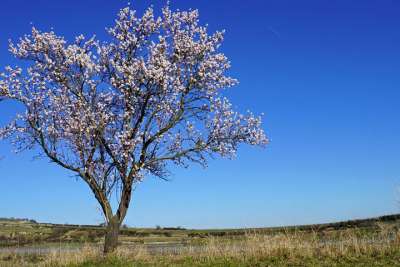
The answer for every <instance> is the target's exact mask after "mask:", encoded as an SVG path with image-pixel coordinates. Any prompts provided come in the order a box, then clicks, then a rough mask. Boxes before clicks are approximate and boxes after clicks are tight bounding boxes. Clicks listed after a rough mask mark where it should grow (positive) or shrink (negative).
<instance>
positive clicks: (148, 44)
mask: <svg viewBox="0 0 400 267" xmlns="http://www.w3.org/2000/svg"><path fill="white" fill-rule="evenodd" d="M108 33H109V36H110V38H109V40H107V41H106V42H100V41H98V40H97V39H96V38H95V37H92V38H90V39H87V38H85V37H84V36H82V35H80V36H78V37H76V39H75V41H74V42H72V43H68V42H67V41H66V40H65V39H64V38H63V37H60V36H57V35H56V34H55V33H54V32H52V31H51V32H41V31H39V30H37V29H35V28H33V29H32V33H31V34H30V35H26V36H24V37H23V38H21V39H20V41H19V42H18V43H16V44H15V43H12V42H10V49H9V50H10V51H11V53H12V54H13V55H14V56H15V57H16V58H18V59H20V60H23V61H25V63H24V66H25V68H24V70H23V69H22V68H19V67H13V68H12V67H6V69H5V72H4V73H2V74H1V76H0V100H11V101H16V102H18V103H20V104H22V105H23V107H24V108H25V110H26V112H25V113H21V114H17V115H16V117H15V118H14V120H12V121H11V122H10V123H9V124H7V125H3V127H2V128H0V139H8V140H10V141H11V142H12V143H13V144H14V145H15V146H16V147H17V149H18V150H20V151H22V150H25V149H32V148H34V147H38V148H40V150H41V151H42V153H43V154H44V155H45V156H47V157H48V158H49V159H50V160H51V161H52V162H54V163H56V164H58V165H60V166H61V167H63V168H66V169H68V170H70V171H72V172H73V173H75V174H76V175H77V176H79V177H80V178H82V180H83V181H85V182H86V184H87V185H88V186H89V187H90V189H91V191H92V192H93V194H94V196H95V198H96V199H97V201H98V202H99V204H100V206H101V209H102V212H103V213H104V217H105V218H106V221H107V228H106V237H105V245H104V251H105V253H108V252H111V251H113V250H114V249H115V248H116V247H117V243H118V233H119V228H120V226H121V223H122V222H123V220H124V218H125V215H126V213H127V210H128V207H129V203H130V200H131V195H132V188H133V187H134V186H135V185H136V184H137V183H138V182H140V181H142V179H143V178H144V177H145V176H146V175H154V176H157V177H160V178H165V177H166V175H167V174H168V171H167V167H168V165H169V164H171V163H172V164H177V165H181V166H187V165H188V163H190V162H195V163H199V164H202V165H205V164H206V161H207V159H208V158H209V157H210V156H212V155H214V154H219V155H221V156H223V157H232V156H233V155H234V154H235V152H236V150H237V147H238V145H239V144H240V143H248V144H251V145H265V144H267V143H268V139H267V138H266V136H265V134H264V131H263V130H262V128H261V119H260V117H256V116H254V115H253V114H251V113H248V114H246V115H242V114H239V113H237V112H235V111H233V110H232V106H231V104H230V103H229V101H228V100H227V99H226V98H224V97H222V96H221V90H222V89H224V88H227V87H231V86H233V85H235V84H236V83H237V81H236V80H235V79H233V78H231V77H229V76H227V75H226V71H227V70H228V69H229V67H230V64H229V61H228V60H227V58H226V57H225V56H224V54H222V53H220V52H218V49H219V46H220V44H221V42H222V40H223V32H216V33H214V34H208V32H207V28H206V27H203V26H201V25H199V23H198V11H197V10H194V11H192V10H191V11H171V9H170V8H169V7H168V6H167V7H165V8H163V10H162V14H161V15H160V16H159V17H157V16H155V15H154V13H153V9H152V8H148V9H147V10H146V11H145V12H144V14H143V15H142V16H140V17H139V16H137V15H136V12H135V11H134V10H132V9H131V8H129V7H127V8H124V9H121V10H120V12H119V14H118V17H117V19H116V21H115V25H114V26H113V27H111V28H109V29H108ZM116 192H117V193H116ZM113 194H117V195H118V196H119V203H118V204H117V205H115V207H114V205H111V203H110V197H111V196H112V195H113Z"/></svg>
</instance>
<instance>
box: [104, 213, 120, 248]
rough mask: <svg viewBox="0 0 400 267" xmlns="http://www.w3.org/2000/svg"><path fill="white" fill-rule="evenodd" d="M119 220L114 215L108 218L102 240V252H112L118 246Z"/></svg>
mask: <svg viewBox="0 0 400 267" xmlns="http://www.w3.org/2000/svg"><path fill="white" fill-rule="evenodd" d="M119 227H120V222H119V220H118V219H117V218H116V217H113V218H112V219H111V220H109V222H108V225H107V228H106V236H105V240H104V254H109V253H112V252H114V251H115V250H116V248H117V247H118V235H119Z"/></svg>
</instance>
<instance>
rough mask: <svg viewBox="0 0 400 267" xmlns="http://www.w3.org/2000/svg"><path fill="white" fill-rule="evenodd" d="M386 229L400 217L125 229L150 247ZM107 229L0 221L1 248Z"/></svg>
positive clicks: (84, 238) (80, 238) (92, 235)
mask: <svg viewBox="0 0 400 267" xmlns="http://www.w3.org/2000/svg"><path fill="white" fill-rule="evenodd" d="M382 225H392V226H395V227H399V228H400V214H392V215H385V216H380V217H375V218H367V219H358V220H349V221H342V222H334V223H324V224H313V225H298V226H288V227H264V228H251V229H249V228H245V229H206V230H194V229H191V230H190V229H189V230H188V229H185V228H182V227H161V226H157V227H156V228H129V227H126V226H125V227H123V228H122V229H121V236H122V237H123V238H122V239H123V240H125V242H132V243H137V242H139V243H146V242H150V241H151V242H154V241H160V242H166V241H168V242H169V241H176V240H180V241H181V242H182V241H185V242H190V241H191V240H194V239H193V238H195V239H198V238H200V239H201V238H204V237H210V236H215V237H221V236H225V237H229V236H232V237H233V236H243V235H246V234H247V233H253V232H257V233H260V234H264V233H265V234H274V233H279V232H288V231H289V232H290V231H313V232H316V233H321V234H324V233H326V232H329V231H342V230H347V229H364V230H365V231H378V230H379V229H380V228H381V227H382ZM104 229H105V226H104V225H75V224H53V223H38V222H36V221H35V220H32V219H25V218H24V219H19V218H0V246H16V245H18V246H19V245H27V244H38V243H49V242H50V243H51V242H74V243H83V242H101V241H102V240H103V238H104Z"/></svg>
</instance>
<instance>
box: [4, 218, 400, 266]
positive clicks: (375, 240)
mask: <svg viewBox="0 0 400 267" xmlns="http://www.w3.org/2000/svg"><path fill="white" fill-rule="evenodd" d="M399 227H400V215H390V216H383V217H379V218H373V219H367V220H354V221H347V222H339V223H331V224H320V225H308V226H307V225H306V226H296V227H276V228H255V229H225V230H223V229H216V230H187V229H183V228H181V227H176V228H174V227H165V228H163V227H157V228H154V229H144V228H143V229H138V228H128V227H125V228H124V229H123V230H122V233H121V238H120V242H121V246H120V248H119V249H118V251H117V252H115V253H114V254H112V255H108V256H107V257H103V255H102V249H101V247H102V242H103V239H104V228H103V227H102V226H90V225H87V226H84V225H60V224H43V223H36V222H34V221H32V220H10V219H8V220H1V222H0V244H1V246H2V247H1V248H0V266H71V267H73V266H75V267H79V266H400V231H399ZM35 247H36V248H38V247H41V248H42V250H35V249H34V248H35ZM28 248H29V249H28ZM44 248H46V249H44Z"/></svg>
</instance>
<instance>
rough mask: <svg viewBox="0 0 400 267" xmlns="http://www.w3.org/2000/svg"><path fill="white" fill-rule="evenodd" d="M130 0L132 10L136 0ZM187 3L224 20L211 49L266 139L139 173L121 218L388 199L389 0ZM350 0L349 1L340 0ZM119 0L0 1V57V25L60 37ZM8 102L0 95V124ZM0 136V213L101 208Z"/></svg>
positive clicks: (394, 175) (325, 213)
mask: <svg viewBox="0 0 400 267" xmlns="http://www.w3.org/2000/svg"><path fill="white" fill-rule="evenodd" d="M161 2H164V1H149V0H141V1H139V0H135V1H132V5H133V6H134V7H137V8H138V9H139V10H143V7H145V6H147V5H148V4H150V3H154V4H155V8H156V10H157V8H158V7H159V4H160V3H161ZM171 2H172V7H173V8H180V9H187V8H198V9H199V10H200V17H201V22H202V23H208V24H209V25H210V30H215V29H226V31H227V34H226V40H225V43H224V45H223V47H222V50H223V51H224V52H225V53H226V54H227V55H228V57H229V58H230V59H231V61H232V74H233V75H234V76H235V77H236V78H238V79H239V80H240V85H239V86H237V87H235V88H233V89H231V91H229V93H228V94H229V96H230V97H231V100H232V102H233V103H234V104H235V105H236V106H237V107H238V109H239V110H246V109H248V108H249V109H251V110H253V111H254V112H256V113H261V112H264V113H265V124H264V127H265V129H266V131H267V133H268V135H269V137H270V138H271V139H272V143H271V145H270V146H269V147H268V148H267V149H265V150H263V149H253V148H250V147H242V148H241V149H240V150H239V155H238V157H237V159H236V160H233V161H229V160H221V159H218V160H215V161H213V162H210V166H209V168H208V169H202V168H200V167H198V166H193V167H191V168H189V169H184V170H181V169H174V170H173V173H174V175H173V176H172V177H171V179H172V181H171V182H164V181H161V180H157V179H154V178H149V179H147V180H146V181H145V182H144V183H142V184H141V185H140V186H139V187H138V188H137V190H136V191H135V192H134V196H133V202H132V206H131V209H130V211H129V213H128V215H127V218H126V223H127V224H129V225H131V226H155V225H162V226H185V227H194V228H208V227H250V226H273V225H293V224H305V223H320V222H329V221H337V220H345V219H352V218H362V217H369V216H377V215H383V214H389V213H395V212H398V211H399V209H400V203H399V199H400V191H398V188H399V187H400V141H399V138H400V119H399V118H400V105H399V101H400V30H399V29H400V17H399V12H400V3H399V2H398V1H389V0H387V1H386V0H375V1H367V0H359V1H348V0H337V1H328V0H318V1H317V0H316V1H294V0H292V1H286V0H279V1H277V0H275V1H267V0H258V1H252V0H249V1H241V0H240V1H239V0H229V1H228V0H224V1H221V0H218V1H215V0H214V1H211V0H207V1H205V0H202V1H188V0H173V1H171ZM350 2H351V3H350ZM126 3H127V1H99V0H96V1H95V0H89V1H77V0H69V1H66V0H63V1H50V0H47V1H44V0H41V1H40V0H38V1H21V0H12V1H10V0H3V1H1V4H0V25H1V30H0V66H5V65H8V64H11V65H12V64H15V61H14V60H13V59H12V58H11V57H10V55H9V54H8V51H7V40H8V38H12V39H14V40H15V39H17V38H18V37H20V36H22V35H23V34H24V33H28V32H29V30H30V27H31V25H30V23H31V22H32V23H33V24H34V25H35V26H36V27H37V28H39V29H41V30H50V28H51V27H54V30H55V31H56V33H57V34H60V35H65V36H66V37H67V39H69V40H72V38H73V36H75V35H78V34H80V33H84V34H87V35H91V34H93V33H96V34H97V36H98V37H99V38H102V37H104V36H105V31H104V27H106V26H110V25H112V23H113V20H114V18H115V15H116V13H117V11H118V10H119V8H121V7H124V6H125V5H126ZM16 110H17V107H16V106H14V105H12V104H7V105H3V104H1V105H0V123H1V124H4V123H5V122H6V121H7V120H8V119H9V118H11V116H12V114H13V113H15V111H16ZM10 150H11V148H10V146H9V145H8V144H5V143H1V144H0V154H1V155H3V156H5V159H4V160H3V161H0V217H11V216H14V217H29V218H34V219H37V220H39V221H46V222H57V223H65V222H68V223H85V224H93V223H96V224H97V223H100V222H101V221H102V217H101V213H100V210H99V209H98V208H97V207H98V205H97V203H96V201H95V199H94V197H93V196H92V195H91V193H90V191H89V189H88V188H87V187H86V185H85V184H84V183H83V182H80V181H77V180H76V179H75V178H73V177H71V176H70V173H68V172H66V171H64V170H61V169H60V168H59V167H57V166H55V165H52V164H49V163H48V161H47V160H45V159H44V160H34V161H33V160H32V156H33V153H24V154H21V155H14V154H12V153H10Z"/></svg>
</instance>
